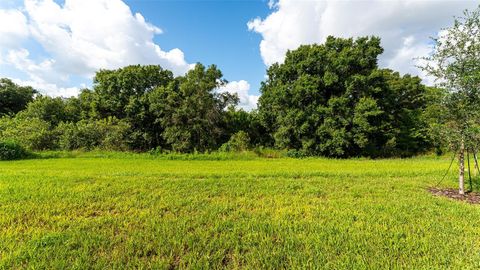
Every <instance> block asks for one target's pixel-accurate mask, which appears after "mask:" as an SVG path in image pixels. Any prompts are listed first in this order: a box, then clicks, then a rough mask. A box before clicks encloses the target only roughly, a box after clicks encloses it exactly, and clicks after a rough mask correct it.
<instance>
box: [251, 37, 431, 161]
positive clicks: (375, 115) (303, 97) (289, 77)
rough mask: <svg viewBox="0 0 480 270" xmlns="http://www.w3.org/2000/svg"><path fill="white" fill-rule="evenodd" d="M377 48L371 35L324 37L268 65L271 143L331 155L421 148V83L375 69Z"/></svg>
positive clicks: (265, 90) (263, 105) (266, 116)
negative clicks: (279, 61) (352, 37)
mask: <svg viewBox="0 0 480 270" xmlns="http://www.w3.org/2000/svg"><path fill="white" fill-rule="evenodd" d="M382 52H383V49H382V47H381V46H380V39H379V38H376V37H363V38H358V39H356V40H353V39H342V38H334V37H328V38H327V40H326V42H325V44H322V45H306V46H301V47H300V48H298V49H297V50H295V51H289V52H288V53H287V55H286V59H285V62H284V63H283V64H274V65H272V66H271V67H270V68H269V70H268V71H267V75H268V79H267V80H266V81H265V82H264V83H262V87H261V92H262V96H261V97H260V101H259V114H260V117H261V119H262V122H263V124H264V125H265V126H266V127H267V128H268V129H269V133H270V134H271V139H272V141H274V143H275V145H276V146H277V147H280V148H287V149H297V150H301V151H304V152H305V153H306V154H314V155H325V156H334V157H348V156H359V155H367V156H386V155H411V154H414V153H417V152H419V151H421V150H423V149H424V147H425V145H426V144H425V138H424V134H423V132H422V126H421V121H419V120H420V115H421V111H422V109H423V108H424V104H425V103H424V102H423V100H422V96H423V93H424V91H425V87H424V86H423V85H422V84H421V81H420V79H419V78H417V77H411V76H408V75H407V76H403V77H401V76H400V75H399V74H398V73H395V72H393V71H391V70H379V69H378V66H377V57H378V55H380V54H381V53H382Z"/></svg>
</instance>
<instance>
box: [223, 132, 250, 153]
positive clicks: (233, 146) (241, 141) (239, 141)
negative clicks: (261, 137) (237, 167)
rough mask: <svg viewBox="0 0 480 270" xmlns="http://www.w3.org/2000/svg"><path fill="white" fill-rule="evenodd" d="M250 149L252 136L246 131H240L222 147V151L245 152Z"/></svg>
mask: <svg viewBox="0 0 480 270" xmlns="http://www.w3.org/2000/svg"><path fill="white" fill-rule="evenodd" d="M248 149H250V137H249V136H248V134H247V133H246V132H245V131H239V132H237V133H235V134H233V135H232V137H230V140H229V141H228V142H226V143H224V144H223V145H222V146H221V147H220V151H222V152H243V151H246V150H248Z"/></svg>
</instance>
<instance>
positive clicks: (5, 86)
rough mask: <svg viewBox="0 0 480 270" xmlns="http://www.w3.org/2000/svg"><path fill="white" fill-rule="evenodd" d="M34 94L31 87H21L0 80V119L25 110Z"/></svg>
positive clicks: (7, 80)
mask: <svg viewBox="0 0 480 270" xmlns="http://www.w3.org/2000/svg"><path fill="white" fill-rule="evenodd" d="M36 93H37V91H35V90H34V89H33V88H32V87H22V86H19V85H17V84H15V83H13V82H12V81H11V80H9V79H0V117H1V116H3V115H13V114H16V113H18V112H19V111H21V110H23V109H25V107H26V106H27V104H28V103H29V102H31V101H32V100H33V97H34V95H35V94H36Z"/></svg>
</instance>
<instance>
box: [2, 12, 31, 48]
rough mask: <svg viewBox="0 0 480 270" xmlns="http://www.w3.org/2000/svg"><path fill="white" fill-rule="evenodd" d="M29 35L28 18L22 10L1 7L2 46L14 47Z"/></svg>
mask: <svg viewBox="0 0 480 270" xmlns="http://www.w3.org/2000/svg"><path fill="white" fill-rule="evenodd" d="M27 36H28V26H27V18H26V17H25V15H23V13H22V12H20V11H19V10H2V9H0V37H1V38H0V47H5V48H14V47H15V46H16V45H17V44H19V43H20V42H22V41H23V40H24V39H26V38H27Z"/></svg>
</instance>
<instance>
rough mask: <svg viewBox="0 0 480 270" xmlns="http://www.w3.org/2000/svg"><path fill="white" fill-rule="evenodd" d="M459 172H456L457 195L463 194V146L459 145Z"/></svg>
mask: <svg viewBox="0 0 480 270" xmlns="http://www.w3.org/2000/svg"><path fill="white" fill-rule="evenodd" d="M458 162H459V166H458V167H459V172H458V193H459V194H461V195H463V194H465V145H464V143H463V140H462V142H461V143H460V151H459V153H458Z"/></svg>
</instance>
